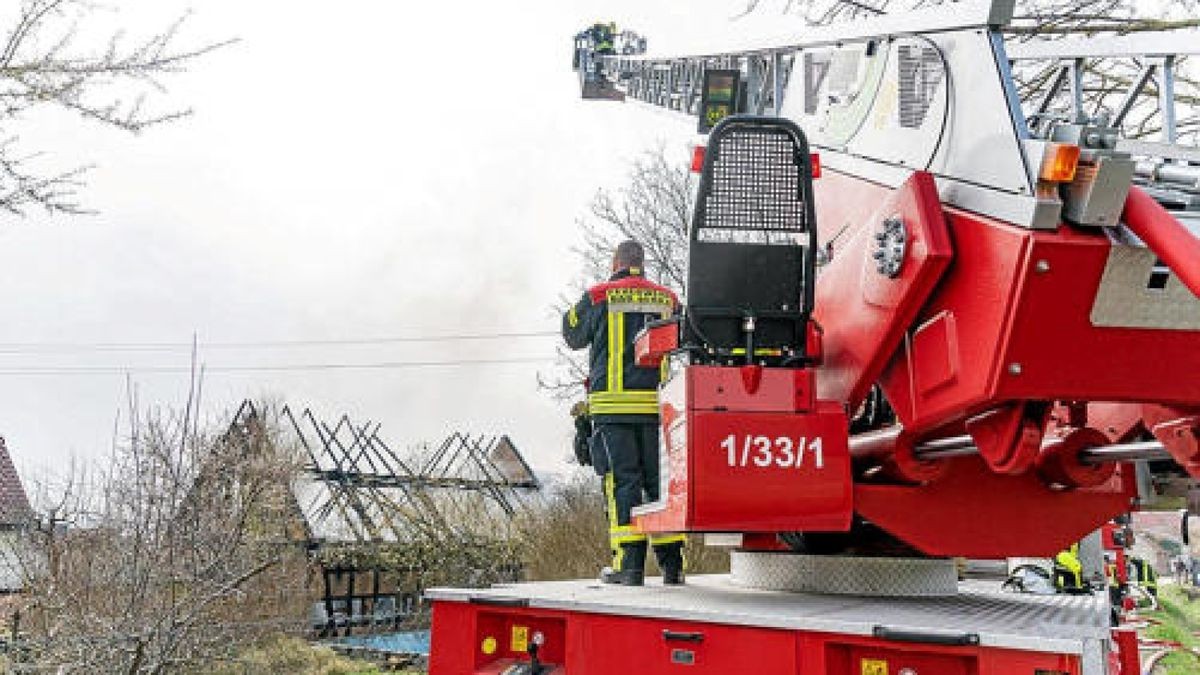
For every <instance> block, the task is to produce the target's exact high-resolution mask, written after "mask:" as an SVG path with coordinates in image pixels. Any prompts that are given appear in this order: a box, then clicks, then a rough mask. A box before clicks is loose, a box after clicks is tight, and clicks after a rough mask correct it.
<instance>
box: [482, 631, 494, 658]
mask: <svg viewBox="0 0 1200 675" xmlns="http://www.w3.org/2000/svg"><path fill="white" fill-rule="evenodd" d="M479 650H480V651H482V652H483V653H484V654H487V655H488V656H491V655H492V654H495V653H496V638H494V637H492V636H490V635H489V636H487V637H485V638H484V639H483V644H481V645H479Z"/></svg>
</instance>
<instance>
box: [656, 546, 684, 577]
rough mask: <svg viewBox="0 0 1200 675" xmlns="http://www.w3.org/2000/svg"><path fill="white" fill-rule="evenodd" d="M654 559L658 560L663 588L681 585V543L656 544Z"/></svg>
mask: <svg viewBox="0 0 1200 675" xmlns="http://www.w3.org/2000/svg"><path fill="white" fill-rule="evenodd" d="M654 557H655V558H656V559H657V560H658V569H660V570H662V575H663V585H664V586H679V585H681V584H682V583H683V542H682V541H673V542H671V543H669V544H656V545H655V546H654Z"/></svg>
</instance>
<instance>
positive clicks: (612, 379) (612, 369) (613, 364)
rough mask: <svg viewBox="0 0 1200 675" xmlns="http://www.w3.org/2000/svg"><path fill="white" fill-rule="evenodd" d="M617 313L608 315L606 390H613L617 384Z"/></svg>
mask: <svg viewBox="0 0 1200 675" xmlns="http://www.w3.org/2000/svg"><path fill="white" fill-rule="evenodd" d="M616 316H617V314H616V312H609V313H608V381H607V382H605V383H604V384H605V389H608V390H610V391H611V390H612V388H613V385H614V384H616V382H617V375H616V372H617V367H618V366H617V360H616V354H617V347H616V344H617V332H616V331H615V330H613V325H614V324H615V323H616V321H615V319H614V317H616Z"/></svg>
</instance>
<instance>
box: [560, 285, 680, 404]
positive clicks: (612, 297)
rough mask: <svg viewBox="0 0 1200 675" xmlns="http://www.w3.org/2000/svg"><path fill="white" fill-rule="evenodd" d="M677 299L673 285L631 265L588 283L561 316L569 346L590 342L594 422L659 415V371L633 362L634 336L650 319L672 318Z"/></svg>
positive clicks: (589, 402)
mask: <svg viewBox="0 0 1200 675" xmlns="http://www.w3.org/2000/svg"><path fill="white" fill-rule="evenodd" d="M677 304H678V301H677V300H676V298H675V294H674V293H672V292H671V290H670V289H668V288H666V287H664V286H659V285H658V284H656V283H654V282H652V281H650V280H648V279H646V278H645V277H644V276H642V274H641V270H639V269H638V268H636V267H631V268H629V269H625V270H621V271H619V272H617V273H616V274H614V275H613V276H612V278H611V279H609V280H608V281H607V282H605V283H602V284H597V285H595V286H592V287H591V288H589V289H588V290H587V291H586V292H585V293H584V294H583V297H582V298H580V300H579V302H577V303H575V306H574V307H572V308H571V309H570V310H568V311H567V313H566V314H564V315H563V328H562V331H563V339H565V340H566V342H567V346H569V347H570V348H571V349H583V348H584V347H587V346H589V345H590V346H591V349H590V350H589V352H588V362H589V365H590V369H589V373H590V375H589V378H588V412H589V413H590V414H591V416H592V419H593V421H595V422H620V421H630V422H633V421H645V418H646V416H653V415H657V414H658V391H657V388H658V383H659V378H660V370H659V369H658V368H639V367H638V366H636V365H634V359H633V341H634V337H636V336H637V334H638V331H640V330H641V329H642V327H643V326H645V325H646V323H647V322H648V321H654V320H658V319H665V318H668V317H670V316H671V315H672V314H673V313H674V312H675V308H676V306H677Z"/></svg>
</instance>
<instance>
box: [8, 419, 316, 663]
mask: <svg viewBox="0 0 1200 675" xmlns="http://www.w3.org/2000/svg"><path fill="white" fill-rule="evenodd" d="M296 466H297V465H296V462H295V455H294V453H293V452H292V451H291V450H290V449H288V448H285V447H283V446H282V445H280V444H279V443H278V442H277V435H276V434H275V433H274V430H273V429H271V428H270V427H269V426H268V425H267V424H266V421H263V423H262V424H254V425H249V426H247V427H245V428H240V429H235V430H233V431H226V430H223V431H222V432H220V433H205V432H202V431H199V430H196V429H195V428H194V425H192V424H191V423H190V421H189V416H187V415H175V414H170V413H151V414H149V415H147V416H146V417H145V418H144V419H139V420H137V421H136V422H135V424H134V425H133V432H132V433H131V434H130V436H129V438H128V439H127V440H126V441H125V442H123V443H121V444H119V446H118V447H117V448H116V449H115V450H114V452H113V455H112V457H111V461H110V463H109V465H108V466H107V467H105V468H103V469H100V470H98V471H97V472H96V473H94V474H93V475H92V476H90V477H88V476H81V477H79V478H76V479H73V480H71V481H68V483H67V490H66V491H65V492H64V493H63V494H62V495H60V497H59V498H58V499H57V500H55V502H54V503H53V505H52V507H51V508H50V509H49V510H48V511H47V512H46V513H45V514H44V518H43V521H42V526H40V527H38V528H36V530H35V531H34V532H33V533H32V536H31V537H30V538H29V541H28V544H27V546H26V547H25V548H24V549H23V550H22V551H21V552H20V555H21V557H22V559H23V561H24V562H25V569H26V570H27V574H28V580H27V584H26V589H27V592H26V608H25V610H24V612H23V617H22V619H21V624H20V628H21V633H22V636H23V640H22V641H21V645H22V649H21V650H20V651H18V652H16V653H15V654H16V655H17V656H18V657H20V658H21V659H23V660H24V662H25V663H24V665H25V666H27V667H33V666H37V667H43V666H53V667H57V668H59V669H60V672H105V673H112V672H124V673H130V674H140V673H169V672H187V671H188V670H191V669H195V668H197V667H199V666H201V665H203V664H205V663H207V662H208V661H209V660H211V659H225V658H232V657H233V656H235V655H236V653H237V651H238V650H239V649H240V648H241V647H243V646H244V645H246V644H247V643H248V642H249V641H253V640H255V639H257V638H259V637H261V636H263V635H267V634H272V633H277V632H280V631H284V632H287V631H295V630H299V629H301V627H302V623H301V622H302V621H303V619H304V617H305V616H306V612H305V609H306V605H307V596H306V594H305V591H304V588H303V582H304V580H305V576H306V573H307V565H308V563H307V559H306V556H305V555H304V551H303V547H302V546H298V545H297V543H298V542H297V541H296V537H295V535H296V531H295V530H294V529H293V525H294V524H295V522H296V521H295V512H294V502H292V501H291V499H290V495H289V493H288V486H289V485H290V481H291V479H292V476H293V475H294V472H295V471H296ZM67 523H70V524H71V526H70V527H67V526H66V524H67ZM22 655H23V656H22Z"/></svg>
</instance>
